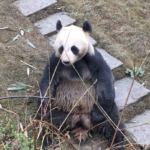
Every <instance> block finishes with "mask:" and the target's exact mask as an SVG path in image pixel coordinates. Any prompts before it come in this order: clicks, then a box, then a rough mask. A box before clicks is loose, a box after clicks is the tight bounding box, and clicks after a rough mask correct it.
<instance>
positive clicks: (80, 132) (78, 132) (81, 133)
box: [72, 127, 88, 142]
mask: <svg viewBox="0 0 150 150" xmlns="http://www.w3.org/2000/svg"><path fill="white" fill-rule="evenodd" d="M72 133H74V136H75V137H76V138H77V140H78V141H79V142H82V141H85V140H86V138H87V137H88V132H87V130H85V129H84V128H81V127H79V128H76V129H74V130H73V131H72Z"/></svg>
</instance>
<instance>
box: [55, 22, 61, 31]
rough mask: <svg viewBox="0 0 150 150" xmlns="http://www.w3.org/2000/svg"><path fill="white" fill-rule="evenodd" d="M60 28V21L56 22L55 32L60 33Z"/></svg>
mask: <svg viewBox="0 0 150 150" xmlns="http://www.w3.org/2000/svg"><path fill="white" fill-rule="evenodd" d="M61 28H62V24H61V21H60V20H58V21H57V23H56V30H57V31H60V30H61Z"/></svg>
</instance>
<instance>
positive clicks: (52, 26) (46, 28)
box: [34, 13, 76, 35]
mask: <svg viewBox="0 0 150 150" xmlns="http://www.w3.org/2000/svg"><path fill="white" fill-rule="evenodd" d="M57 20H61V22H62V25H63V26H68V25H70V24H73V23H74V22H75V21H76V20H75V19H72V18H70V17H69V16H67V15H66V14H64V13H56V14H54V15H51V16H49V17H47V18H44V19H43V20H40V21H38V22H36V23H35V24H34V25H35V26H36V27H37V28H38V29H39V31H40V33H41V34H43V35H52V34H54V33H55V32H56V22H57Z"/></svg>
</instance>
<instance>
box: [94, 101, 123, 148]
mask: <svg viewBox="0 0 150 150" xmlns="http://www.w3.org/2000/svg"><path fill="white" fill-rule="evenodd" d="M100 115H101V114H100ZM108 115H109V117H110V118H111V120H112V121H113V122H114V123H115V124H116V125H117V124H118V121H119V118H120V116H119V112H118V108H117V106H116V104H115V103H114V105H113V107H112V110H111V113H110V114H108ZM99 123H100V122H96V123H94V122H93V124H94V125H97V124H99ZM119 129H123V124H122V123H121V124H120V126H119ZM97 130H98V132H99V133H100V134H103V135H104V136H105V137H106V139H107V140H108V146H109V147H110V145H111V142H112V140H113V137H114V134H115V129H114V127H113V126H112V125H111V124H110V122H109V121H106V122H104V123H102V124H101V125H99V126H98V127H97ZM123 140H124V136H123V135H122V133H121V132H119V131H118V132H117V135H116V138H115V140H114V144H113V145H115V146H120V148H118V150H124V148H123V147H122V145H123Z"/></svg>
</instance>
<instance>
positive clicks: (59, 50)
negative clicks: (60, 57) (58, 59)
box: [58, 46, 64, 54]
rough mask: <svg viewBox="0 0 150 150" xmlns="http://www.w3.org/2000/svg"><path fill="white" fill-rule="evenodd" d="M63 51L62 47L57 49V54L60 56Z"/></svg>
mask: <svg viewBox="0 0 150 150" xmlns="http://www.w3.org/2000/svg"><path fill="white" fill-rule="evenodd" d="M63 50H64V47H63V46H61V47H59V49H58V52H59V53H60V54H62V52H63Z"/></svg>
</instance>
